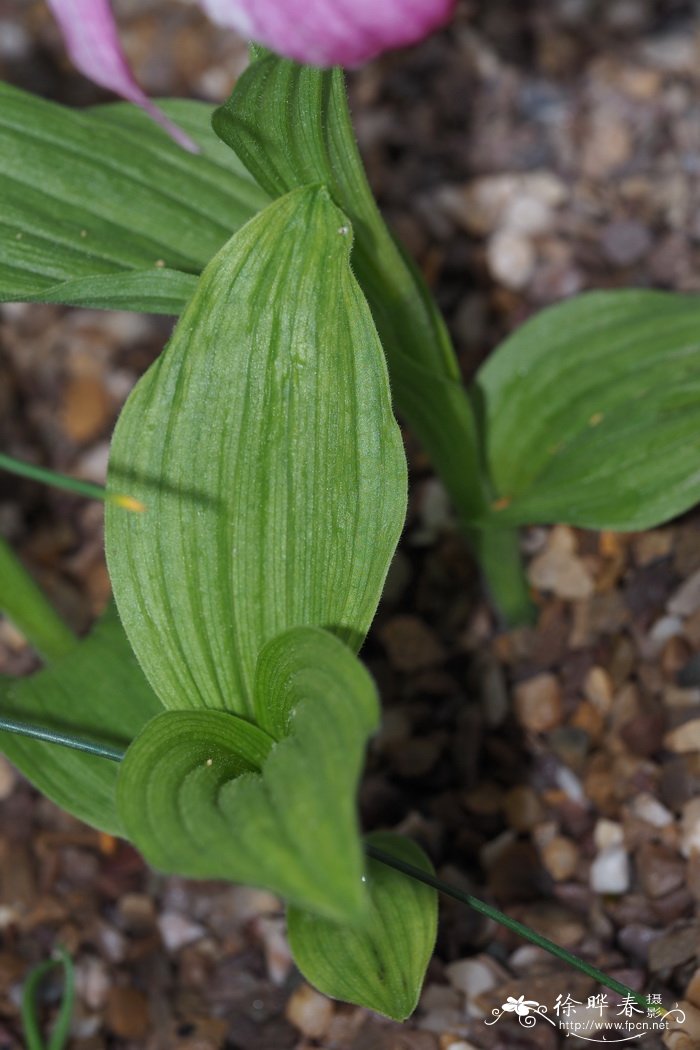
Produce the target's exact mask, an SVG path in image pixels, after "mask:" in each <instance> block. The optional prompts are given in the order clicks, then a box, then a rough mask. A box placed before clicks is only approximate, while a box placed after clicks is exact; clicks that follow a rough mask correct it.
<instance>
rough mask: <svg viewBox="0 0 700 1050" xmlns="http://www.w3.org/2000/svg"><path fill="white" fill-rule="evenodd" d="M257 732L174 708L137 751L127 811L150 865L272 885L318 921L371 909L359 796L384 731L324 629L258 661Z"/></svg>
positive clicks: (350, 661)
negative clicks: (369, 756)
mask: <svg viewBox="0 0 700 1050" xmlns="http://www.w3.org/2000/svg"><path fill="white" fill-rule="evenodd" d="M255 709H256V714H257V716H258V725H255V724H253V723H251V722H248V721H246V720H245V719H243V718H240V717H238V716H237V715H233V714H229V713H227V712H223V711H168V712H166V713H165V714H163V715H161V716H160V717H159V718H156V719H154V720H153V721H151V722H150V723H149V724H148V725H147V726H146V728H145V729H144V730H143V732H142V733H141V735H140V736H139V737H138V738H137V739H136V741H135V742H134V743H133V744H132V745H131V747H130V748H129V751H128V753H127V756H126V759H125V760H124V762H123V763H122V767H121V771H120V774H119V787H118V799H119V812H120V814H121V816H122V819H123V821H124V825H125V827H126V829H127V832H128V834H129V836H130V838H131V839H132V841H133V842H134V843H135V844H136V846H138V848H139V849H140V850H141V852H142V853H143V855H144V856H145V857H146V859H147V860H148V861H149V862H150V863H151V864H153V865H154V867H156V868H158V869H160V870H162V871H168V872H177V873H178V874H180V875H187V876H191V877H200V878H201V877H204V878H225V879H232V880H234V881H238V882H245V883H248V884H252V885H257V886H264V887H266V888H268V889H271V890H273V891H274V892H276V893H279V894H281V895H282V896H284V897H286V898H287V899H289V900H292V901H294V902H296V903H297V904H302V905H303V906H304V907H306V908H310V909H312V910H313V911H314V912H315V913H320V914H322V915H326V916H331V917H334V918H336V919H343V920H346V921H347V920H356V919H357V918H358V916H359V915H360V914H361V913H362V911H363V909H364V906H365V904H366V900H365V894H364V891H363V885H362V871H363V856H362V847H361V843H360V839H359V834H358V828H357V817H356V815H355V792H356V788H357V780H358V777H359V775H360V772H361V769H362V764H363V758H364V749H365V743H366V740H367V737H368V735H369V734H370V733H371V732H373V730H374V729H375V728H376V726H377V722H378V715H379V705H378V702H377V697H376V693H375V689H374V685H373V683H372V680H371V679H370V677H369V675H368V674H367V671H366V670H365V669H364V667H363V666H362V664H361V663H360V662H359V660H358V659H357V657H356V656H355V655H354V654H353V653H352V652H351V651H350V650H349V649H348V648H346V647H345V646H344V645H343V644H342V643H341V642H339V641H338V640H337V639H336V638H334V637H333V636H332V635H330V634H328V633H327V632H326V631H321V630H318V629H315V628H308V627H307V628H297V629H296V630H292V631H288V632H286V633H285V634H283V635H281V636H279V637H278V638H275V639H274V640H273V641H272V642H270V643H269V644H268V645H267V646H266V647H265V648H264V649H263V651H262V654H261V657H260V661H259V663H258V669H257V675H256V681H255Z"/></svg>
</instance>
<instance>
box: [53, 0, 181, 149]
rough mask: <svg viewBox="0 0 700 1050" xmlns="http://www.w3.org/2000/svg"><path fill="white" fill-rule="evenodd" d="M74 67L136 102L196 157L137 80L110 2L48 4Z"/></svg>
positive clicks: (65, 0) (63, 0) (80, 0)
mask: <svg viewBox="0 0 700 1050" xmlns="http://www.w3.org/2000/svg"><path fill="white" fill-rule="evenodd" d="M48 4H49V7H50V8H51V10H52V11H53V13H54V15H55V17H56V21H57V22H58V24H59V26H60V27H61V32H62V33H63V37H64V39H65V42H66V47H67V48H68V53H69V55H70V57H71V59H72V61H73V63H74V65H75V66H76V67H77V68H78V69H79V70H80V72H81V73H84V74H85V76H86V77H89V78H90V80H94V82H95V83H96V84H99V85H100V87H103V88H107V90H108V91H114V92H115V94H117V95H121V96H122V98H126V99H128V100H129V102H135V103H136V105H137V106H141V107H142V108H143V109H145V110H146V112H147V113H149V114H150V116H152V117H153V119H154V120H156V121H158V123H159V124H160V125H161V126H162V127H164V128H165V130H166V131H167V132H168V134H169V135H171V136H172V137H173V138H174V139H175V141H176V142H178V143H179V144H180V145H181V146H183V147H184V148H185V149H187V150H190V151H191V152H193V153H198V152H199V147H198V146H197V145H196V143H194V142H193V141H192V139H191V138H190V137H189V135H186V134H185V132H184V131H183V130H182V129H181V128H179V127H178V126H177V124H174V123H173V122H172V120H170V119H169V118H168V117H166V115H165V113H163V111H162V110H160V109H158V107H157V106H155V105H154V104H153V103H152V102H151V100H150V99H149V97H148V95H146V94H145V93H144V92H143V91H142V90H141V88H140V87H139V86H138V84H137V83H136V81H135V80H134V78H133V76H132V74H131V70H130V69H129V66H128V64H127V61H126V58H125V57H124V52H123V51H122V48H121V44H120V43H119V37H118V35H117V27H116V25H115V22H114V16H113V15H112V10H111V8H110V5H109V0H48Z"/></svg>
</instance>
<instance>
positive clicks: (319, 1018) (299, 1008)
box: [284, 984, 333, 1039]
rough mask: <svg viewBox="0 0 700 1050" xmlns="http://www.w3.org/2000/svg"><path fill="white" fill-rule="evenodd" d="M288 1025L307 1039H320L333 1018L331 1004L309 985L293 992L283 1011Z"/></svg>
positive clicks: (301, 986) (302, 985)
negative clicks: (292, 1026)
mask: <svg viewBox="0 0 700 1050" xmlns="http://www.w3.org/2000/svg"><path fill="white" fill-rule="evenodd" d="M284 1013H285V1017H286V1018H287V1020H288V1021H289V1023H290V1024H292V1025H294V1027H295V1028H297V1029H298V1030H299V1031H300V1032H301V1033H302V1035H305V1036H307V1037H308V1038H309V1039H320V1038H321V1036H322V1035H323V1034H324V1032H325V1031H326V1030H327V1029H328V1026H329V1025H330V1023H331V1020H332V1017H333V1003H332V1002H331V1001H330V999H327V998H326V996H325V995H321V993H320V992H317V991H316V989H315V988H312V987H311V985H310V984H301V985H299V987H298V988H297V989H296V990H295V991H294V992H293V994H292V996H291V998H290V999H289V1000H288V1002H287V1006H286V1009H285V1011H284Z"/></svg>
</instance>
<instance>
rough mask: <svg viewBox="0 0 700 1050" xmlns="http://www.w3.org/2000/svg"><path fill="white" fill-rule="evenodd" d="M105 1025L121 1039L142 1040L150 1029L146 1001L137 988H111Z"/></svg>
mask: <svg viewBox="0 0 700 1050" xmlns="http://www.w3.org/2000/svg"><path fill="white" fill-rule="evenodd" d="M105 1024H106V1026H107V1028H108V1029H109V1031H110V1032H112V1034H113V1035H116V1036H119V1037H120V1038H121V1039H143V1038H144V1037H145V1036H146V1034H147V1032H148V1029H149V1027H150V1018H149V1010H148V1000H147V998H146V996H145V995H144V994H143V992H140V991H138V989H137V988H111V989H110V991H109V995H108V996H107V1007H106V1010H105Z"/></svg>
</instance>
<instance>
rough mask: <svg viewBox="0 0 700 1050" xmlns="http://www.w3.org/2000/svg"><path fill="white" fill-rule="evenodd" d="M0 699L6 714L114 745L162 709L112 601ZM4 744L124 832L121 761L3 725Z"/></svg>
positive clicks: (64, 798) (52, 787) (90, 816)
mask: <svg viewBox="0 0 700 1050" xmlns="http://www.w3.org/2000/svg"><path fill="white" fill-rule="evenodd" d="M0 707H1V708H2V714H3V716H4V717H6V718H13V719H17V720H18V721H22V722H29V723H31V724H33V725H37V726H40V727H42V728H46V729H54V730H57V731H59V732H62V733H68V734H72V735H73V736H76V737H79V738H82V739H85V740H90V741H94V742H96V743H102V744H106V745H109V746H112V747H116V748H126V747H127V746H128V744H129V743H130V742H131V741H132V740H133V738H134V737H135V736H136V734H137V733H138V732H139V730H140V729H141V728H142V727H143V726H144V725H145V723H146V722H147V721H148V720H149V718H152V717H153V716H154V715H156V714H158V713H160V712H162V710H163V708H162V707H161V705H160V704H159V702H158V700H157V698H156V696H155V694H154V693H153V690H152V689H151V688H150V686H149V685H148V682H147V681H146V679H145V678H144V676H143V672H142V671H141V669H140V667H139V666H138V663H137V662H136V659H135V658H134V655H133V653H132V652H131V648H130V646H129V643H128V642H127V640H126V637H125V635H124V631H123V629H122V626H121V624H120V623H119V620H118V618H117V615H116V612H115V610H114V609H113V608H112V609H110V610H109V611H108V612H107V613H106V614H105V616H104V617H103V619H102V620H101V622H100V623H99V624H98V625H97V627H96V628H95V630H94V631H93V633H92V634H91V635H90V636H89V637H88V638H86V639H85V641H83V642H80V643H79V644H78V645H77V646H76V647H75V648H74V649H73V650H72V652H70V653H68V654H67V655H66V656H64V657H63V658H62V659H60V660H58V661H57V662H56V663H54V664H53V666H52V667H51V668H50V669H49V670H46V671H41V672H40V673H39V674H36V675H33V676H32V677H31V678H25V679H22V681H20V682H16V683H15V684H14V685H9V684H7V683H6V684H5V687H4V690H3V691H2V692H0ZM0 750H2V751H3V752H4V753H5V754H6V755H7V757H8V758H9V759H10V760H11V761H12V762H14V764H15V765H16V766H17V767H18V768H19V769H21V770H22V772H23V773H24V774H25V776H26V777H28V778H29V780H31V781H32V783H33V784H35V785H36V787H38V788H39V790H40V791H43V793H44V794H45V795H47V796H48V797H49V798H50V799H52V800H53V801H54V802H56V803H57V804H58V805H59V806H62V807H63V809H66V810H68V812H69V813H72V814H73V815H74V816H76V817H78V818H79V819H80V820H84V821H86V822H87V823H88V824H93V825H94V826H95V827H98V828H101V829H102V830H104V831H109V832H112V833H121V832H122V830H123V829H122V826H121V822H120V820H119V818H118V816H117V812H116V797H115V790H116V783H117V772H118V766H117V764H116V763H115V762H112V761H110V760H109V759H107V758H98V757H96V756H94V755H88V754H84V753H83V752H81V751H73V750H70V749H68V748H65V747H59V746H57V745H56V744H48V743H42V742H40V741H38V740H30V739H27V738H26V737H23V736H16V735H15V734H13V733H5V732H0Z"/></svg>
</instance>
